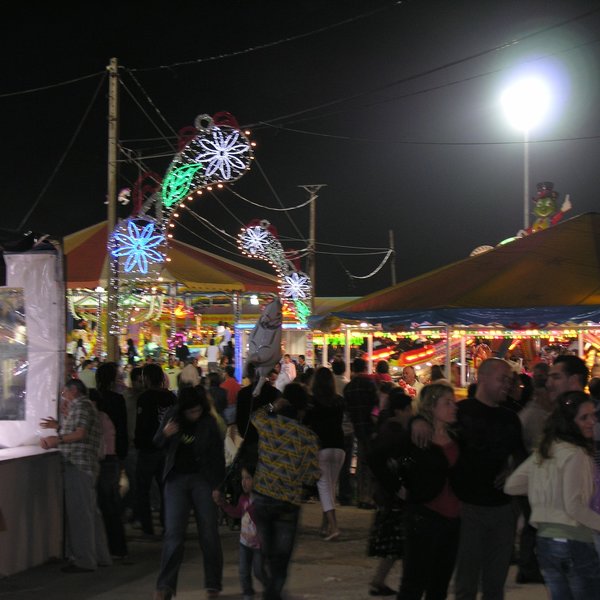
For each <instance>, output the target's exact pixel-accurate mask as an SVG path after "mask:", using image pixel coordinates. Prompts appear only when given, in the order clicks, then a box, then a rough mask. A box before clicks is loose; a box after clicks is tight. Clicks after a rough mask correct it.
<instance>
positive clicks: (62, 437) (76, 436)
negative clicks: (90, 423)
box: [40, 427, 87, 450]
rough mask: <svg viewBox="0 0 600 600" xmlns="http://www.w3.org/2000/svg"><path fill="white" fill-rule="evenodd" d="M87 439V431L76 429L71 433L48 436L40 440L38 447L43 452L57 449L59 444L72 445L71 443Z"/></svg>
mask: <svg viewBox="0 0 600 600" xmlns="http://www.w3.org/2000/svg"><path fill="white" fill-rule="evenodd" d="M86 437H87V431H86V430H85V429H84V428H83V427H78V428H77V429H76V430H75V431H72V432H71V433H65V434H59V435H49V436H48V437H43V438H41V439H40V446H41V447H42V448H43V449H44V450H50V449H51V448H58V446H59V445H60V444H72V443H73V442H80V441H82V440H85V438H86Z"/></svg>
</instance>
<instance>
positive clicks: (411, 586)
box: [398, 381, 460, 600]
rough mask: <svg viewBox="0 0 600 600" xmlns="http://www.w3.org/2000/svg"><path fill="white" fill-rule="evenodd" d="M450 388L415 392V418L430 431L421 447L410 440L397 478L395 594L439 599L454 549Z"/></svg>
mask: <svg viewBox="0 0 600 600" xmlns="http://www.w3.org/2000/svg"><path fill="white" fill-rule="evenodd" d="M456 410H457V409H456V399H455V397H454V388H453V387H452V386H451V385H450V384H449V383H448V382H446V381H439V382H437V383H430V384H429V385H426V386H424V387H423V388H422V389H421V392H420V394H419V412H418V414H417V418H421V419H424V420H425V421H427V423H429V425H430V426H431V429H432V437H431V443H430V444H429V445H428V446H426V447H425V448H419V447H417V446H415V445H414V444H412V442H411V443H410V444H409V447H408V450H407V452H406V454H405V457H404V458H405V460H403V461H402V465H401V467H400V476H401V478H402V480H403V484H404V487H405V488H406V491H407V496H406V506H405V535H406V539H405V545H404V558H403V568H402V580H401V582H400V591H399V592H398V598H399V599H401V600H409V599H410V600H414V599H417V598H421V597H422V596H423V594H424V595H425V597H426V598H427V599H428V600H443V599H444V598H446V596H447V593H448V584H449V583H450V579H451V577H452V572H453V570H454V563H455V560H456V553H457V550H458V534H459V527H460V520H459V514H460V502H459V500H458V498H457V497H456V495H455V494H454V492H453V490H452V487H451V483H450V482H451V476H452V468H453V466H454V465H455V464H456V461H457V460H458V455H459V447H458V443H457V441H456V440H455V438H454V434H453V432H452V425H453V424H454V423H455V421H456Z"/></svg>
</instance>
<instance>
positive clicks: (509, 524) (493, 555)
mask: <svg viewBox="0 0 600 600" xmlns="http://www.w3.org/2000/svg"><path fill="white" fill-rule="evenodd" d="M460 520H461V523H460V541H459V546H458V556H457V559H456V575H455V578H454V587H455V594H456V600H475V599H476V598H477V591H478V589H479V586H481V592H482V596H483V598H484V599H485V600H503V598H504V583H505V581H506V576H507V575H508V569H509V567H510V559H511V556H512V552H513V545H514V541H515V523H516V518H515V510H514V507H513V506H512V504H503V505H502V506H477V505H475V504H467V503H466V502H463V504H462V509H461V518H460Z"/></svg>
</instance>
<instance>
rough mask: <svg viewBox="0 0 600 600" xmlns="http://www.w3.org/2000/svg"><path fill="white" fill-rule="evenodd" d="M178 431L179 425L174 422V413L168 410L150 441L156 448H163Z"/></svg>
mask: <svg viewBox="0 0 600 600" xmlns="http://www.w3.org/2000/svg"><path fill="white" fill-rule="evenodd" d="M178 431H179V424H178V423H177V421H176V420H175V411H174V410H173V409H169V410H168V411H167V412H166V414H165V416H164V417H163V420H162V421H161V423H160V425H159V426H158V429H157V430H156V433H155V434H154V438H153V439H152V443H153V444H154V445H155V446H156V447H157V448H163V447H164V446H165V444H166V443H167V442H168V441H169V439H170V438H172V437H173V436H174V435H175V434H176V433H177V432H178Z"/></svg>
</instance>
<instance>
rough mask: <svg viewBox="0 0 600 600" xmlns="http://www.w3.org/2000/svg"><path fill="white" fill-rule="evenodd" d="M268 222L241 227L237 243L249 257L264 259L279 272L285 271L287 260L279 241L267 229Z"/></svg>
mask: <svg viewBox="0 0 600 600" xmlns="http://www.w3.org/2000/svg"><path fill="white" fill-rule="evenodd" d="M268 226H269V222H268V221H265V222H264V223H261V224H260V225H253V226H251V227H242V230H241V231H240V233H239V234H238V244H239V247H240V250H241V251H242V254H246V255H247V256H250V257H251V258H258V259H260V260H266V261H267V262H268V263H269V264H270V265H271V266H273V267H274V268H275V270H276V271H277V272H278V274H279V273H283V272H284V271H286V270H287V269H286V265H287V261H286V260H285V256H284V253H283V246H282V245H281V242H280V241H279V240H278V239H277V238H276V237H275V236H274V235H273V234H272V233H271V232H270V231H269V230H268Z"/></svg>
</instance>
